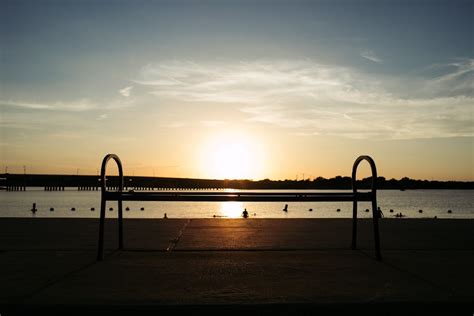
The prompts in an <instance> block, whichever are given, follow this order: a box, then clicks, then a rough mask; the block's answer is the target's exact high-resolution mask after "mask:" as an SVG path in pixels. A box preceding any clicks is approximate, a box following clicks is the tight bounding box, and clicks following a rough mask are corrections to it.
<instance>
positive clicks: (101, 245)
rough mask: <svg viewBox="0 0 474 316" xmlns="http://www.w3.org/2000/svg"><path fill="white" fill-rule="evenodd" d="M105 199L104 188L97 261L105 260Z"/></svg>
mask: <svg viewBox="0 0 474 316" xmlns="http://www.w3.org/2000/svg"><path fill="white" fill-rule="evenodd" d="M105 205H106V201H105V197H104V189H103V187H102V193H101V199H100V220H99V248H98V251H97V261H102V260H103V259H104V222H105Z"/></svg>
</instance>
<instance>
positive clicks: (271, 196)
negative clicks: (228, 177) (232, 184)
mask: <svg viewBox="0 0 474 316" xmlns="http://www.w3.org/2000/svg"><path fill="white" fill-rule="evenodd" d="M110 159H113V160H115V162H116V163H117V166H118V170H119V186H118V191H107V185H106V167H107V162H108V161H109V160H110ZM362 160H367V161H368V162H369V164H370V167H371V169H372V191H371V192H358V191H357V187H356V173H357V167H358V165H359V163H360V162H361V161H362ZM101 181H102V183H101V189H102V190H101V207H100V224H99V247H98V253H97V260H99V261H100V260H102V259H103V257H104V256H103V250H104V222H105V208H106V203H107V201H117V202H118V229H119V249H123V247H124V246H123V216H122V215H123V213H122V201H195V202H197V201H206V202H216V201H239V202H270V201H279V202H283V201H285V202H292V201H299V202H331V201H332V202H353V221H352V249H356V240H357V202H372V214H373V220H374V240H375V255H376V258H377V260H382V255H381V252H380V238H379V227H378V216H379V214H378V210H377V187H376V184H377V182H376V181H377V169H376V167H375V162H374V160H373V159H372V158H371V157H369V156H360V157H359V158H357V159H356V161H355V162H354V166H353V169H352V193H347V192H304V191H300V192H284V193H281V192H213V191H209V192H206V191H197V192H195V191H193V192H176V191H171V192H133V191H130V192H124V191H123V169H122V163H121V162H120V159H119V157H118V156H117V155H115V154H108V155H106V156H105V157H104V159H103V160H102V168H101Z"/></svg>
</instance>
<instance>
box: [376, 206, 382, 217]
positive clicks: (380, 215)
mask: <svg viewBox="0 0 474 316" xmlns="http://www.w3.org/2000/svg"><path fill="white" fill-rule="evenodd" d="M377 214H378V216H379V218H383V212H382V210H381V209H380V207H377Z"/></svg>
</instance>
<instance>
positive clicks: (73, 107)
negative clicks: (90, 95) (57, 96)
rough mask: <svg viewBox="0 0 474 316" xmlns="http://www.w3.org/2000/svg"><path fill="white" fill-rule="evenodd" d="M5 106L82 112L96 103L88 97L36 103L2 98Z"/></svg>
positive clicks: (1, 102) (94, 106)
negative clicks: (69, 100) (70, 100)
mask: <svg viewBox="0 0 474 316" xmlns="http://www.w3.org/2000/svg"><path fill="white" fill-rule="evenodd" d="M0 104H1V105H3V106H12V107H20V108H26V109H32V110H59V111H73V112H81V111H87V110H91V109H94V108H96V107H97V106H96V104H94V103H92V102H91V101H90V100H88V99H81V100H76V101H72V102H52V103H36V102H24V101H15V100H0Z"/></svg>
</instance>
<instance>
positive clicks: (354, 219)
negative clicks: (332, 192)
mask: <svg viewBox="0 0 474 316" xmlns="http://www.w3.org/2000/svg"><path fill="white" fill-rule="evenodd" d="M363 160H366V161H367V162H368V163H369V165H370V169H371V170H372V188H371V195H372V196H371V199H370V201H371V202H372V217H373V223H374V242H375V257H376V258H377V260H382V254H381V252H380V236H379V221H378V219H379V217H380V213H379V211H378V209H377V167H376V166H375V162H374V160H373V159H372V158H371V157H370V156H360V157H358V158H357V159H356V161H355V162H354V166H353V167H352V193H353V194H354V197H356V196H357V195H358V194H359V193H358V192H357V167H359V164H360V163H361V162H362V161H363ZM357 202H358V200H357V199H356V198H354V200H353V202H352V203H353V204H352V205H353V207H352V249H356V248H357Z"/></svg>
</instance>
